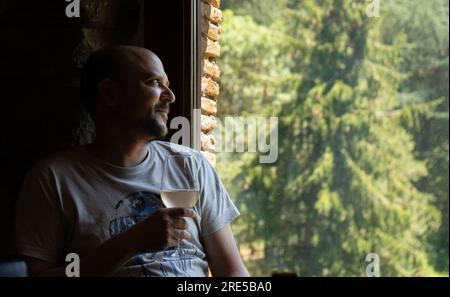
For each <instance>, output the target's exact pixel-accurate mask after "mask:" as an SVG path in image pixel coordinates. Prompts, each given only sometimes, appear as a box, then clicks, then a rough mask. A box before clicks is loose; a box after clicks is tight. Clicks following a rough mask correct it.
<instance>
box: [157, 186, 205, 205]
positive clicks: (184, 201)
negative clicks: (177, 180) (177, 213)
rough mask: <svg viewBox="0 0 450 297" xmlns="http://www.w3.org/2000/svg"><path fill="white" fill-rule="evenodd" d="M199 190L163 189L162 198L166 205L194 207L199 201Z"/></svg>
mask: <svg viewBox="0 0 450 297" xmlns="http://www.w3.org/2000/svg"><path fill="white" fill-rule="evenodd" d="M198 196H199V194H198V191H196V190H192V191H186V190H184V191H161V199H162V202H163V203H164V205H165V206H166V207H186V208H192V207H194V206H195V204H196V203H197V201H198Z"/></svg>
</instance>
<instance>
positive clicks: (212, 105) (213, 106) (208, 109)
mask: <svg viewBox="0 0 450 297" xmlns="http://www.w3.org/2000/svg"><path fill="white" fill-rule="evenodd" d="M202 114H204V115H214V116H215V115H216V114H217V103H216V101H214V100H211V99H208V98H205V97H202Z"/></svg>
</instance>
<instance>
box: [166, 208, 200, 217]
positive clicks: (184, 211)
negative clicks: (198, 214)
mask: <svg viewBox="0 0 450 297" xmlns="http://www.w3.org/2000/svg"><path fill="white" fill-rule="evenodd" d="M167 212H168V214H169V215H170V216H171V217H191V218H195V212H194V211H193V210H192V209H189V208H167Z"/></svg>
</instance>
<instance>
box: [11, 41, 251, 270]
mask: <svg viewBox="0 0 450 297" xmlns="http://www.w3.org/2000/svg"><path fill="white" fill-rule="evenodd" d="M81 94H82V99H83V101H84V103H85V106H86V108H87V110H88V111H89V113H90V114H91V116H92V117H93V118H94V120H95V123H96V139H95V141H94V142H93V143H92V144H90V145H87V146H83V147H77V148H73V149H70V150H67V151H65V152H62V153H58V154H56V155H55V156H52V157H50V158H48V159H46V160H43V161H41V162H39V163H38V164H37V165H35V166H34V167H33V169H32V170H31V171H30V172H29V173H28V175H27V177H26V179H25V181H24V184H23V187H22V191H21V194H20V197H19V200H18V205H17V214H16V229H15V236H16V240H15V251H16V253H17V254H19V255H22V256H24V257H26V262H27V265H28V268H29V272H30V274H31V275H35V276H57V275H60V276H64V275H65V265H66V264H67V263H65V257H66V255H67V254H68V253H77V254H79V256H80V259H81V261H80V272H81V276H91V275H96V276H107V275H118V276H205V275H207V272H208V268H209V270H210V271H211V274H212V275H213V276H248V272H247V270H246V268H245V266H244V264H243V262H242V260H241V258H240V255H239V252H238V249H237V247H236V243H235V240H234V237H233V235H232V232H231V229H230V226H229V222H230V221H231V220H233V219H234V218H235V217H237V216H238V215H239V212H238V211H237V209H236V208H235V206H234V205H233V203H232V202H231V200H230V197H229V196H228V194H227V192H226V190H225V188H224V186H223V184H222V183H221V181H220V179H219V177H218V176H217V174H216V172H215V171H214V169H213V168H212V167H211V166H210V165H209V164H208V162H207V161H206V159H205V158H204V157H203V156H202V154H201V153H200V152H198V151H195V150H191V149H189V148H186V147H182V146H178V145H175V144H170V143H166V142H161V141H157V139H160V138H162V137H164V136H165V135H166V134H167V133H168V129H167V126H166V124H167V119H168V117H167V115H168V113H169V107H170V104H171V103H173V102H174V101H175V96H174V94H173V93H172V91H171V90H170V89H169V81H168V78H167V75H166V73H165V72H164V68H163V65H162V63H161V61H160V60H159V58H158V57H157V56H156V55H155V54H154V53H152V52H151V51H149V50H147V49H144V48H138V47H131V46H116V47H111V48H105V49H102V50H99V51H97V52H95V53H94V54H93V55H91V57H90V58H89V59H88V61H87V62H86V65H85V66H84V69H83V71H82V77H81ZM176 154H184V155H186V154H187V155H192V156H193V157H194V158H195V159H196V160H197V162H198V164H199V171H198V179H199V182H200V191H199V193H200V199H199V202H198V203H197V204H196V205H195V207H194V208H193V209H185V208H164V207H163V204H162V202H161V200H160V196H159V190H160V181H161V174H162V173H161V172H162V166H163V162H164V158H165V156H168V155H176ZM176 246H178V248H175V247H176Z"/></svg>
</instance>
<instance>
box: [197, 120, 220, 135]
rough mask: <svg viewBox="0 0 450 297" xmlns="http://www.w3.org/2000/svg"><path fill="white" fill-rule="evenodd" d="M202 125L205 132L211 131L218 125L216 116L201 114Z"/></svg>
mask: <svg viewBox="0 0 450 297" xmlns="http://www.w3.org/2000/svg"><path fill="white" fill-rule="evenodd" d="M200 126H201V130H202V132H203V133H205V134H206V133H209V132H210V131H211V130H212V129H214V128H216V126H217V122H216V118H215V117H214V116H205V115H201V120H200Z"/></svg>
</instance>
